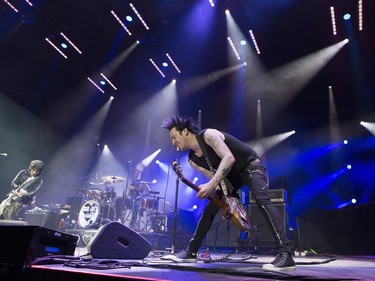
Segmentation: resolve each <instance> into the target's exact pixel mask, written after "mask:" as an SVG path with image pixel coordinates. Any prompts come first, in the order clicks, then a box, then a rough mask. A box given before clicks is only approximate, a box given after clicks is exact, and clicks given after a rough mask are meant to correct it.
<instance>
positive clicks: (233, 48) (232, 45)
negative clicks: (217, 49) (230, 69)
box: [227, 36, 241, 60]
mask: <svg viewBox="0 0 375 281" xmlns="http://www.w3.org/2000/svg"><path fill="white" fill-rule="evenodd" d="M227 40H228V42H229V44H230V46H231V47H232V50H233V52H234V55H235V56H236V57H237V60H240V59H241V58H240V55H239V54H238V51H237V49H236V47H235V46H234V44H233V41H232V39H231V38H230V37H229V36H228V37H227Z"/></svg>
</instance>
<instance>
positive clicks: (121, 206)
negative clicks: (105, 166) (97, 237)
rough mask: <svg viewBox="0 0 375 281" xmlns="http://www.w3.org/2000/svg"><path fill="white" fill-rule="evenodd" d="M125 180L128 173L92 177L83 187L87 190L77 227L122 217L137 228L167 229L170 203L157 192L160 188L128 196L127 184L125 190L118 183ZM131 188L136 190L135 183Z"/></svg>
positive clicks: (94, 226)
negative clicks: (124, 175) (145, 193)
mask: <svg viewBox="0 0 375 281" xmlns="http://www.w3.org/2000/svg"><path fill="white" fill-rule="evenodd" d="M125 181H126V179H125V178H124V177H121V176H112V175H110V176H104V177H101V178H98V179H95V180H92V181H89V182H88V185H87V187H86V188H79V191H80V192H83V200H82V201H83V203H82V206H81V207H80V209H79V212H78V217H77V227H80V228H85V229H92V228H98V227H100V226H101V225H104V224H106V223H108V222H110V221H118V222H121V223H123V224H124V225H126V226H127V227H129V228H132V229H133V230H135V231H143V232H163V231H165V228H166V217H167V216H166V213H167V212H168V210H169V203H168V202H166V201H165V200H163V198H162V197H159V196H157V195H158V194H159V192H156V191H150V192H149V193H148V194H147V195H143V194H140V195H139V196H137V197H135V196H131V195H129V196H128V195H127V194H125V192H124V189H125V187H123V188H122V191H120V190H121V188H118V187H115V186H116V185H118V184H120V183H124V182H125ZM141 183H144V184H151V183H149V182H144V181H141ZM128 188H129V190H128V191H132V188H134V187H133V186H129V187H128ZM116 190H117V191H118V192H116ZM130 193H131V192H130Z"/></svg>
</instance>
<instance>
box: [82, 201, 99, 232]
mask: <svg viewBox="0 0 375 281" xmlns="http://www.w3.org/2000/svg"><path fill="white" fill-rule="evenodd" d="M99 215H100V205H99V202H98V201H96V200H88V201H86V202H85V203H83V205H82V207H81V209H80V211H79V214H78V224H79V226H80V227H83V228H89V227H91V226H93V225H94V224H95V223H96V222H97V221H98V220H99Z"/></svg>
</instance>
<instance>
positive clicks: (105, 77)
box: [100, 73, 117, 91]
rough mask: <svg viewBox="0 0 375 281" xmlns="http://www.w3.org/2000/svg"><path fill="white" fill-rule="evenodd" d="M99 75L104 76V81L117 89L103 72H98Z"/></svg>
mask: <svg viewBox="0 0 375 281" xmlns="http://www.w3.org/2000/svg"><path fill="white" fill-rule="evenodd" d="M100 75H101V76H102V77H103V78H104V80H105V81H107V83H108V84H109V85H111V87H112V88H113V89H115V90H116V91H117V88H116V86H115V85H113V83H112V82H111V81H110V80H109V79H108V78H107V76H105V75H104V74H103V73H100Z"/></svg>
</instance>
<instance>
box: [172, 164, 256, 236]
mask: <svg viewBox="0 0 375 281" xmlns="http://www.w3.org/2000/svg"><path fill="white" fill-rule="evenodd" d="M172 168H173V170H174V171H175V173H176V174H177V176H178V177H179V179H180V180H181V181H182V182H183V183H184V184H186V185H187V186H189V187H191V188H192V189H194V190H195V191H196V192H199V190H200V188H199V187H198V186H197V185H195V184H194V183H192V182H191V181H189V180H187V179H186V178H185V177H184V176H183V174H182V168H181V167H180V166H179V165H178V164H177V161H176V160H174V161H173V162H172ZM207 199H208V200H211V201H212V202H213V203H215V204H216V205H217V206H219V207H220V209H221V213H222V216H223V218H224V219H226V220H228V221H229V220H230V221H231V222H232V223H233V224H234V225H235V226H236V227H237V228H238V229H239V230H241V231H248V230H249V229H250V220H249V217H248V215H247V212H246V210H245V208H244V206H243V205H242V203H241V202H240V201H239V200H238V198H237V197H234V196H224V195H223V193H222V191H221V190H216V191H215V193H214V194H213V195H212V196H209V197H208V198H207Z"/></svg>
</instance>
